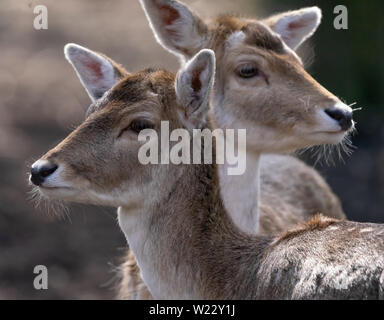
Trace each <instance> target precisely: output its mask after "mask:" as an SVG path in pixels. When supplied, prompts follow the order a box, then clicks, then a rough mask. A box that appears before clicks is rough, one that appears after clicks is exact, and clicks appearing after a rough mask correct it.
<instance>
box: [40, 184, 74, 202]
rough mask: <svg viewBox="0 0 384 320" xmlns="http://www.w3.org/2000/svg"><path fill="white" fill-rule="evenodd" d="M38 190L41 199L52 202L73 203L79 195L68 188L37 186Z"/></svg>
mask: <svg viewBox="0 0 384 320" xmlns="http://www.w3.org/2000/svg"><path fill="white" fill-rule="evenodd" d="M38 190H39V192H40V194H41V195H42V196H43V197H45V198H48V199H52V200H64V201H74V200H73V199H74V198H76V197H78V194H79V192H78V190H76V189H74V188H70V187H52V186H49V187H45V186H39V187H38Z"/></svg>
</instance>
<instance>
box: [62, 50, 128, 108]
mask: <svg viewBox="0 0 384 320" xmlns="http://www.w3.org/2000/svg"><path fill="white" fill-rule="evenodd" d="M64 54H65V57H66V59H67V60H68V61H69V62H70V63H71V65H72V66H73V68H74V69H75V71H76V73H77V75H78V77H79V78H80V81H81V83H82V84H83V86H84V87H85V89H86V91H87V92H88V95H89V96H90V98H91V100H92V101H95V100H97V99H100V98H101V97H102V96H103V95H104V93H105V92H106V91H108V90H109V89H111V88H112V87H113V86H114V85H115V84H116V83H117V82H118V81H119V79H120V77H121V76H122V69H121V68H119V69H118V68H117V65H116V64H115V63H114V62H113V61H112V60H110V59H109V58H107V57H105V56H103V55H101V54H98V53H96V52H94V51H91V50H89V49H87V48H84V47H82V46H79V45H77V44H74V43H68V44H67V45H65V47H64Z"/></svg>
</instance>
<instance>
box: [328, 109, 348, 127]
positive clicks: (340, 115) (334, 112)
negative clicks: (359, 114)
mask: <svg viewBox="0 0 384 320" xmlns="http://www.w3.org/2000/svg"><path fill="white" fill-rule="evenodd" d="M325 113H326V114H327V115H328V116H330V117H331V118H332V119H334V120H336V121H337V122H338V124H339V125H340V127H341V129H342V130H344V131H347V130H349V129H351V127H352V125H353V121H352V111H349V110H343V109H339V108H330V109H326V110H325Z"/></svg>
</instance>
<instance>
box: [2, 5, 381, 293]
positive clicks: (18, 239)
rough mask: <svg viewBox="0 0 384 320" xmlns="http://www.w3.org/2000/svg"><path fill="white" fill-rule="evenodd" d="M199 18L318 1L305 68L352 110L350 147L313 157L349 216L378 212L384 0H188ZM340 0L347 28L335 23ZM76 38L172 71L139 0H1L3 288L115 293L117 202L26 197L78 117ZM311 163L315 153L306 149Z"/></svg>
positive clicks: (130, 65)
mask: <svg viewBox="0 0 384 320" xmlns="http://www.w3.org/2000/svg"><path fill="white" fill-rule="evenodd" d="M184 2H185V3H188V4H189V5H190V6H191V7H192V8H193V9H195V10H197V12H199V13H200V14H201V15H202V16H203V17H205V18H209V17H211V16H214V15H216V14H219V13H228V12H234V13H240V14H243V15H245V16H249V17H265V16H267V15H269V14H272V13H275V12H279V11H285V10H290V9H298V8H300V7H304V6H312V5H318V6H319V7H321V9H322V10H323V16H324V18H323V21H322V24H321V26H320V28H319V30H318V31H317V32H316V34H315V35H314V37H313V38H312V39H311V41H310V42H308V43H306V44H305V45H304V46H303V47H302V48H301V49H300V52H301V54H302V56H303V59H304V61H305V62H306V64H307V65H308V70H309V71H310V73H311V74H312V75H313V76H314V77H315V78H316V79H317V80H318V81H319V82H320V83H321V84H323V85H324V86H325V87H326V88H328V89H329V90H330V91H331V92H333V93H335V94H337V95H338V96H340V97H341V98H342V99H344V100H345V101H346V102H348V103H352V102H357V105H356V106H355V107H363V110H362V111H359V112H357V113H356V115H355V119H356V120H357V123H358V124H357V129H358V132H357V134H356V135H355V136H354V137H353V139H352V140H353V144H354V146H355V147H356V148H355V151H354V153H353V154H352V155H351V156H350V157H348V156H345V157H344V162H341V161H338V160H337V157H336V159H335V164H334V165H332V166H328V165H326V164H323V163H321V162H320V163H317V164H316V167H317V168H318V169H319V170H320V171H321V173H322V174H323V175H324V176H325V177H326V179H327V181H328V182H329V183H330V184H331V186H332V188H333V190H334V191H335V192H336V194H338V195H339V197H340V199H341V200H342V203H343V207H344V209H345V212H346V213H347V215H348V217H349V218H350V219H352V220H357V221H370V222H384V168H383V166H382V164H383V163H384V123H383V115H384V2H383V1H379V0H377V1H374V0H370V1H364V2H363V1H357V0H356V1H343V2H342V3H336V2H335V1H331V0H322V1H303V0H301V1H300V0H284V1H282V0H237V1H233V0H209V1H204V0H189V1H188V0H184ZM39 4H43V5H46V6H47V8H48V23H49V28H48V30H35V29H34V28H33V19H34V17H35V15H34V14H33V8H34V7H35V6H36V5H39ZM337 4H344V5H346V6H347V8H348V12H349V21H348V23H349V29H348V30H335V29H334V28H333V19H334V17H335V14H333V9H334V7H335V6H336V5H337ZM68 42H75V43H78V44H81V45H84V46H87V47H89V48H91V49H94V50H97V51H100V52H103V53H105V54H107V55H109V56H110V57H112V58H113V59H115V60H116V61H118V62H119V63H122V64H123V65H124V66H125V67H127V69H128V70H131V71H137V70H140V69H142V68H145V67H148V66H159V67H165V68H168V69H170V70H173V71H176V70H177V68H178V61H177V60H176V59H175V58H174V57H173V56H172V55H171V54H169V53H167V52H165V51H164V50H163V49H162V48H161V47H160V46H159V45H158V44H157V43H156V42H155V40H154V38H153V35H152V33H151V31H150V29H149V26H148V24H147V20H146V19H145V16H144V14H143V12H142V9H141V8H140V6H139V4H138V1H136V0H129V1H128V0H76V1H75V0H67V1H53V0H33V1H28V0H20V1H11V0H2V1H1V8H0V169H1V174H0V201H1V207H0V299H47V298H50V299H88V298H90V299H112V298H114V295H115V291H114V285H115V284H116V272H115V271H116V267H117V266H118V265H119V261H120V260H121V256H122V255H123V254H124V252H125V251H124V249H125V245H126V244H125V239H124V237H123V235H122V233H121V231H120V229H119V227H118V225H117V221H116V214H115V210H114V209H109V208H99V207H91V206H80V205H71V206H69V211H70V213H69V218H66V219H61V220H60V219H55V218H53V217H52V215H50V214H49V210H47V209H45V208H44V207H39V208H34V206H33V203H32V202H31V201H29V200H28V197H29V194H28V192H29V191H30V187H29V186H28V180H27V173H28V168H29V166H30V164H31V163H33V162H34V160H36V159H38V158H39V157H40V156H41V155H42V154H43V153H45V152H46V151H47V150H48V149H49V148H50V147H52V146H54V145H55V144H56V143H57V142H58V141H60V140H61V139H62V138H64V137H65V136H66V135H67V134H68V133H69V132H70V131H71V129H72V128H73V127H74V126H76V125H77V124H79V123H80V122H81V121H82V120H83V118H84V113H85V110H86V109H87V107H88V106H89V103H90V102H89V98H88V96H87V94H86V93H85V90H84V89H83V88H82V86H81V84H80V82H79V80H78V79H77V77H76V75H75V73H74V71H73V70H72V68H71V66H70V65H69V64H68V63H67V62H66V61H65V59H64V55H63V47H64V45H65V44H66V43H68ZM302 157H303V159H305V160H306V161H307V162H308V163H311V164H313V163H314V160H313V159H312V157H311V155H310V153H308V152H307V153H305V154H304V155H302ZM40 264H43V265H45V266H47V267H48V269H49V290H40V291H37V290H35V289H34V288H33V278H34V276H35V275H34V274H33V268H34V266H35V265H40Z"/></svg>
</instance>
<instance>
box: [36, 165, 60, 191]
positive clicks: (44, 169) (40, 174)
mask: <svg viewBox="0 0 384 320" xmlns="http://www.w3.org/2000/svg"><path fill="white" fill-rule="evenodd" d="M56 169H57V165H55V164H54V163H49V162H47V163H45V164H43V165H38V164H37V165H34V166H33V167H32V168H31V181H32V182H33V184H35V185H37V186H40V185H41V184H42V183H43V182H44V180H45V178H47V177H49V176H50V175H51V174H52V173H54V172H55V171H56Z"/></svg>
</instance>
